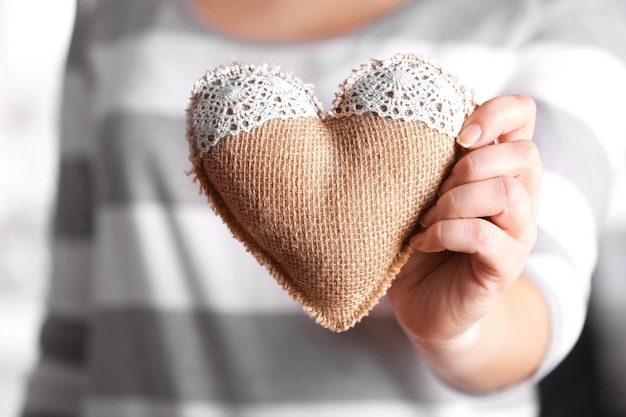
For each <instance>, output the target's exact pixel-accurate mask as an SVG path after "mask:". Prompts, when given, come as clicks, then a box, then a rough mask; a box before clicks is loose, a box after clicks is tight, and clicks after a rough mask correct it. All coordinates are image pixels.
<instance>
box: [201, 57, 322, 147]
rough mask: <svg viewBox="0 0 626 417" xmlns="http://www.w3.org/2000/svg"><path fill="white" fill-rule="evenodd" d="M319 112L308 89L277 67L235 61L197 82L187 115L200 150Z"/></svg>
mask: <svg viewBox="0 0 626 417" xmlns="http://www.w3.org/2000/svg"><path fill="white" fill-rule="evenodd" d="M321 109H322V107H321V104H320V103H319V102H318V101H317V99H316V98H315V95H314V94H313V88H312V86H311V85H308V84H304V83H303V82H302V81H301V80H299V79H298V78H296V77H293V76H292V75H290V74H285V73H281V72H279V69H278V67H268V66H267V65H262V66H259V67H255V66H252V65H242V64H239V63H236V62H233V63H231V64H230V65H226V66H220V67H218V68H216V69H214V70H213V71H209V72H207V73H206V74H205V75H204V77H202V78H201V79H199V80H198V81H197V82H196V84H195V86H194V89H193V93H192V107H191V109H190V111H191V120H192V124H193V129H194V136H195V138H196V142H197V144H198V149H204V148H207V147H210V146H214V145H215V144H217V142H219V140H220V139H222V138H223V137H225V136H228V135H232V136H236V135H237V134H239V133H240V132H248V131H250V130H251V129H252V128H254V127H258V126H261V125H262V124H264V123H265V122H267V121H268V120H272V119H294V118H302V117H321V114H322V110H321Z"/></svg>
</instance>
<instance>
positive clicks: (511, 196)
mask: <svg viewBox="0 0 626 417" xmlns="http://www.w3.org/2000/svg"><path fill="white" fill-rule="evenodd" d="M494 193H495V195H496V198H497V199H498V201H500V202H501V203H502V204H503V206H505V207H506V206H510V205H512V204H515V203H517V202H519V201H520V200H521V198H522V186H521V185H520V183H519V182H518V181H517V180H516V179H515V178H513V177H509V176H506V177H499V178H498V179H497V180H496V181H495V183H494Z"/></svg>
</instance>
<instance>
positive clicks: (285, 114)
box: [187, 55, 475, 331]
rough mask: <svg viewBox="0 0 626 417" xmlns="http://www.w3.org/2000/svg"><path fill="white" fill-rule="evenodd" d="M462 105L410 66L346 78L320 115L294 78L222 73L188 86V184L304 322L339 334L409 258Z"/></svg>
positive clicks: (443, 84) (403, 61) (249, 71)
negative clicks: (191, 181)
mask: <svg viewBox="0 0 626 417" xmlns="http://www.w3.org/2000/svg"><path fill="white" fill-rule="evenodd" d="M474 107H475V105H474V101H473V97H472V93H471V91H469V90H468V89H466V88H465V87H463V86H462V85H460V84H459V83H458V81H457V79H456V77H454V76H452V75H451V74H449V73H448V72H446V71H444V70H443V69H442V68H440V67H439V66H437V65H436V64H435V63H433V62H430V61H429V60H427V59H424V58H421V57H418V56H414V55H396V56H394V57H392V58H390V59H387V60H383V61H378V60H371V61H370V62H368V63H366V64H364V65H363V66H362V67H361V68H360V69H358V70H355V71H353V73H352V74H351V75H350V77H349V78H347V79H346V80H345V81H343V83H342V84H341V85H340V90H339V92H338V93H337V95H336V97H335V101H334V102H333V106H332V109H331V110H330V112H329V113H328V114H327V115H324V114H323V113H322V110H321V105H320V104H319V101H318V100H317V99H316V97H315V95H314V93H313V90H312V87H311V86H310V85H307V84H304V83H303V82H302V81H300V80H299V79H297V78H296V77H294V76H292V75H290V74H285V73H281V72H279V70H278V69H277V68H271V67H268V66H266V65H263V66H259V67H254V66H250V65H242V64H239V63H232V64H230V65H225V66H220V67H218V68H216V69H214V70H212V71H209V72H207V73H206V74H205V75H204V76H203V77H202V78H201V79H199V80H198V81H197V82H196V84H195V86H194V89H193V92H192V97H191V101H190V104H189V107H188V109H187V139H188V141H189V149H190V160H191V161H192V164H193V168H192V171H191V173H192V174H193V175H194V176H195V179H197V180H198V181H199V182H200V187H201V191H202V192H204V193H205V194H206V195H207V196H208V199H209V201H210V203H211V204H212V207H213V209H214V210H215V212H216V213H218V214H219V215H220V216H221V217H222V219H223V220H224V222H225V223H226V224H227V225H228V227H229V228H230V230H231V232H232V233H233V235H234V236H235V237H236V238H237V239H239V240H241V241H242V242H243V244H244V245H245V246H246V248H247V249H248V250H249V251H250V252H251V253H252V254H253V255H254V256H255V257H256V259H257V260H258V261H259V262H260V263H261V264H263V265H264V266H265V267H266V268H267V269H268V270H269V272H270V273H271V275H272V276H273V277H274V278H275V279H276V280H277V281H278V283H280V285H282V286H283V288H284V289H285V290H286V291H287V292H288V293H289V294H290V295H291V296H292V297H293V298H294V299H295V300H296V301H297V302H298V303H300V305H301V306H302V307H303V308H304V310H305V312H306V313H307V314H308V315H309V316H311V317H312V318H313V319H314V320H315V321H316V322H317V323H319V324H321V325H322V326H324V327H327V328H329V329H331V330H334V331H343V330H346V329H349V328H350V327H352V326H354V325H355V323H357V322H358V321H359V320H361V319H362V318H363V317H364V316H366V315H367V314H368V313H369V311H370V310H371V309H372V308H373V307H374V306H375V305H376V304H377V303H378V302H379V300H380V299H381V298H382V297H383V296H384V294H385V293H386V291H387V289H388V288H389V286H390V285H391V284H392V282H393V280H394V278H395V277H396V276H397V274H398V273H399V271H400V269H401V267H402V266H403V264H404V263H405V262H406V260H407V259H408V256H409V255H410V253H411V247H410V245H409V238H410V237H411V236H412V234H414V233H415V232H416V230H417V227H418V224H419V217H420V215H421V214H422V213H423V212H424V210H425V209H426V208H428V207H429V206H430V205H431V204H432V202H433V200H434V198H435V197H436V192H437V189H438V187H439V185H440V183H441V181H442V180H443V179H444V177H445V176H446V174H447V172H448V171H449V168H450V167H451V165H452V164H453V163H454V161H455V158H456V155H457V148H456V144H455V138H456V136H457V135H458V132H459V131H460V129H461V126H462V124H463V122H464V120H465V119H466V117H467V116H468V115H469V114H470V113H471V112H472V111H473V109H474ZM233 279H236V277H233Z"/></svg>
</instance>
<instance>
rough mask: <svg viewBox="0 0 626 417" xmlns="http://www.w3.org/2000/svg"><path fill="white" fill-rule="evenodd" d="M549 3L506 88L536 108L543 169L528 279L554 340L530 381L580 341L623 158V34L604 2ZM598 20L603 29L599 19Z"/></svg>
mask: <svg viewBox="0 0 626 417" xmlns="http://www.w3.org/2000/svg"><path fill="white" fill-rule="evenodd" d="M546 3H547V6H546V9H545V10H543V12H542V13H541V15H542V16H545V18H544V19H539V20H540V25H539V26H538V30H537V31H536V32H535V35H534V38H533V39H531V42H529V43H528V45H527V46H526V47H524V48H522V52H521V54H520V60H519V65H518V66H517V70H516V75H515V77H514V78H513V80H512V82H511V84H510V86H509V87H508V89H509V90H510V91H511V92H513V91H518V92H519V91H523V92H524V93H526V94H528V95H530V96H531V97H533V98H534V99H535V101H536V102H537V122H536V129H535V136H534V140H535V141H536V143H537V146H538V148H539V150H540V154H541V156H542V161H543V165H544V178H543V183H542V188H541V192H540V209H539V215H538V227H539V237H538V241H537V244H536V246H535V248H534V250H533V252H532V253H531V255H530V257H529V259H528V262H527V265H526V270H525V273H526V275H527V276H528V277H529V278H530V279H531V280H532V281H533V282H534V283H535V284H536V285H537V287H538V288H539V289H540V290H541V291H542V293H543V294H544V296H545V298H546V300H547V302H548V306H549V309H550V313H551V317H552V325H551V328H552V339H551V343H550V347H549V350H548V353H547V355H546V357H545V359H544V362H543V364H542V365H541V367H540V369H539V371H538V372H537V374H536V375H535V378H534V379H535V380H539V379H540V378H541V377H543V376H545V375H546V374H547V373H549V372H550V371H551V370H552V369H553V368H554V367H555V366H556V365H558V364H559V363H560V362H561V360H562V359H564V357H565V356H566V355H567V354H568V353H569V351H570V350H571V349H572V347H573V346H574V344H575V343H576V341H577V340H578V337H579V335H580V332H581V330H582V326H583V324H584V321H585V317H586V313H587V307H588V302H589V295H590V289H591V277H592V275H593V273H594V270H595V268H596V264H597V260H598V254H599V244H600V241H601V238H602V232H603V230H604V225H605V223H606V217H607V207H608V204H609V201H610V200H611V197H612V192H613V191H612V190H614V189H615V188H614V187H615V181H616V180H617V179H618V178H619V172H620V170H621V167H622V164H623V159H624V155H626V134H625V133H624V129H623V126H622V123H623V121H622V119H623V115H624V114H623V112H624V110H623V109H624V108H626V65H625V64H624V60H623V57H624V50H623V49H620V48H622V47H621V46H620V45H622V46H623V45H626V36H624V30H623V29H624V27H626V25H623V23H622V24H619V23H618V22H617V21H616V20H615V18H614V16H613V15H612V14H610V13H608V10H609V9H610V7H609V5H610V4H611V3H610V2H597V3H593V7H591V5H590V2H585V3H586V5H583V4H582V3H583V2H569V3H568V2H546ZM573 3H576V4H573ZM604 13H606V14H607V16H609V17H610V19H609V18H608V17H607V16H605V17H607V18H604V19H598V17H599V14H604ZM620 39H621V40H620Z"/></svg>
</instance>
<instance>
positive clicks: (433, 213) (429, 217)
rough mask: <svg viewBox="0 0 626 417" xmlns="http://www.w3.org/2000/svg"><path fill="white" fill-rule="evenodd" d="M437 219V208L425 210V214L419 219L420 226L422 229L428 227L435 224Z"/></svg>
mask: <svg viewBox="0 0 626 417" xmlns="http://www.w3.org/2000/svg"><path fill="white" fill-rule="evenodd" d="M436 218H437V206H433V207H432V208H431V209H429V210H427V211H426V213H424V214H423V215H422V217H421V218H420V225H421V226H422V227H429V226H430V225H432V224H433V223H434V222H435V219H436Z"/></svg>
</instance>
